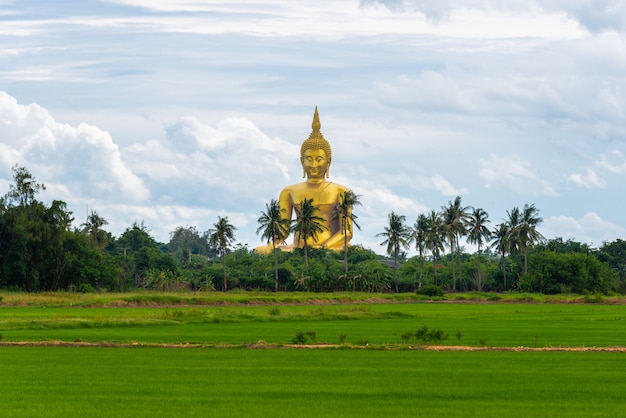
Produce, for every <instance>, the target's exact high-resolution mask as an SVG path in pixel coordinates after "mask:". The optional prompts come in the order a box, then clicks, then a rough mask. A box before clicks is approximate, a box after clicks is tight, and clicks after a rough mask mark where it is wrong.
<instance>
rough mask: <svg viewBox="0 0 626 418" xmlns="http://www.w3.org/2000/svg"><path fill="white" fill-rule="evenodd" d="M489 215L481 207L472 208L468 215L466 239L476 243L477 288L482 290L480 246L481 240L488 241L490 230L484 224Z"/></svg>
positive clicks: (486, 222) (487, 221)
mask: <svg viewBox="0 0 626 418" xmlns="http://www.w3.org/2000/svg"><path fill="white" fill-rule="evenodd" d="M489 222H490V221H489V215H488V214H487V212H485V211H484V210H483V209H481V208H474V209H473V210H472V212H471V213H470V215H469V230H468V236H467V240H468V241H469V242H470V243H471V244H477V245H478V253H477V254H478V278H477V285H478V290H479V291H482V290H483V282H482V278H481V275H480V248H481V246H482V245H483V242H487V241H489V238H490V237H491V231H490V230H489V228H487V226H486V225H485V224H488V223H489Z"/></svg>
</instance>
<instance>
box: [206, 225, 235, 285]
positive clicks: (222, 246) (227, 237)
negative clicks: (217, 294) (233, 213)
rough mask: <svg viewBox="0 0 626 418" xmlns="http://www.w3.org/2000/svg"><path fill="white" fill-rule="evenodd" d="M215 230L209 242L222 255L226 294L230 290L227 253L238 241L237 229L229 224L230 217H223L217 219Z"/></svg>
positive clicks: (212, 231)
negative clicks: (236, 237) (227, 274)
mask: <svg viewBox="0 0 626 418" xmlns="http://www.w3.org/2000/svg"><path fill="white" fill-rule="evenodd" d="M213 228H214V229H213V230H211V231H210V232H211V233H210V236H209V241H210V243H211V245H213V246H215V247H217V250H218V252H219V254H220V259H221V260H222V270H223V271H224V287H223V289H222V290H223V291H224V292H225V291H226V290H227V288H228V282H227V277H226V258H225V257H226V252H227V251H228V247H229V246H230V245H231V244H232V243H233V242H234V241H236V239H235V231H236V230H237V228H235V227H234V226H233V225H232V224H231V223H230V222H228V217H227V216H224V217H223V218H222V217H221V216H218V217H217V222H216V223H214V224H213Z"/></svg>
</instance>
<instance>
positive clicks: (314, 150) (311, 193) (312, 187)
mask: <svg viewBox="0 0 626 418" xmlns="http://www.w3.org/2000/svg"><path fill="white" fill-rule="evenodd" d="M312 128H313V131H312V132H311V135H309V137H308V138H307V139H306V140H305V141H304V142H303V143H302V146H301V147H300V162H301V163H302V170H303V175H302V177H303V178H304V177H306V181H304V182H302V183H296V184H292V185H291V186H287V187H285V188H284V189H283V190H282V191H281V192H280V197H279V204H280V208H281V209H282V210H283V214H284V216H285V217H286V218H287V219H292V217H293V216H294V212H295V209H296V208H298V209H299V205H300V202H302V201H303V200H304V199H305V198H306V199H313V206H315V207H317V208H318V211H317V213H316V215H317V216H320V217H322V218H324V219H325V222H324V224H325V225H324V231H323V232H321V233H319V234H318V235H317V237H316V240H313V239H307V244H308V245H309V246H311V247H326V248H329V249H332V250H340V249H343V246H344V234H343V231H342V228H341V219H340V218H339V217H338V216H337V215H336V208H337V205H338V204H339V202H340V197H341V195H343V193H344V192H347V191H348V188H347V187H344V186H342V185H340V184H335V183H332V182H330V181H327V180H326V179H327V178H328V171H329V168H330V163H331V162H332V150H331V148H330V144H329V143H328V141H327V140H326V139H325V138H324V136H323V135H322V133H321V132H320V128H321V124H320V119H319V114H318V113H317V107H315V114H314V115H313V123H312ZM347 231H348V232H347V234H346V236H345V238H347V240H346V242H347V243H349V242H350V239H351V238H352V228H351V227H349V228H347ZM302 246H304V243H303V242H298V237H297V236H296V237H295V239H294V243H293V245H287V246H282V247H281V249H285V250H290V249H293V248H298V247H302Z"/></svg>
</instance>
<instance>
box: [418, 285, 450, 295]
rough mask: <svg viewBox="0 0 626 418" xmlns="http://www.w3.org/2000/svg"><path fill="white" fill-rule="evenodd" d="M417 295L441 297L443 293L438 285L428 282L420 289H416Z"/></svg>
mask: <svg viewBox="0 0 626 418" xmlns="http://www.w3.org/2000/svg"><path fill="white" fill-rule="evenodd" d="M417 294H418V295H426V296H430V297H431V298H432V297H443V295H444V294H445V293H444V291H443V289H442V288H440V287H439V286H435V285H433V284H429V285H426V286H423V287H422V288H421V289H420V290H418V291H417Z"/></svg>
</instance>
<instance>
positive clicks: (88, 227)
mask: <svg viewBox="0 0 626 418" xmlns="http://www.w3.org/2000/svg"><path fill="white" fill-rule="evenodd" d="M108 224H109V222H108V221H107V220H106V219H104V218H103V217H102V216H100V215H99V214H98V213H97V212H96V211H95V210H92V211H91V213H90V214H89V216H87V221H85V223H84V224H82V227H83V232H84V233H86V234H88V235H89V236H90V237H91V239H92V241H93V245H94V246H95V247H96V248H98V249H102V248H104V247H106V246H107V244H108V243H109V241H110V239H111V236H110V234H108V233H107V232H106V231H104V230H102V227H103V226H104V225H108Z"/></svg>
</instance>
